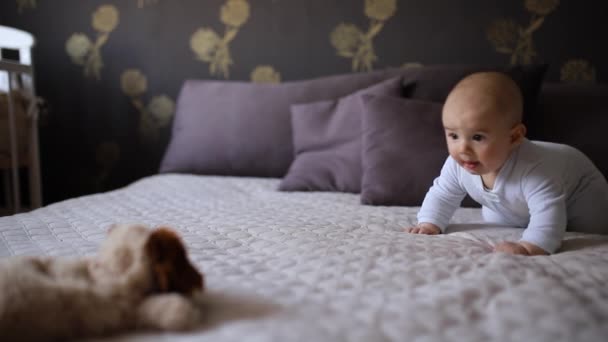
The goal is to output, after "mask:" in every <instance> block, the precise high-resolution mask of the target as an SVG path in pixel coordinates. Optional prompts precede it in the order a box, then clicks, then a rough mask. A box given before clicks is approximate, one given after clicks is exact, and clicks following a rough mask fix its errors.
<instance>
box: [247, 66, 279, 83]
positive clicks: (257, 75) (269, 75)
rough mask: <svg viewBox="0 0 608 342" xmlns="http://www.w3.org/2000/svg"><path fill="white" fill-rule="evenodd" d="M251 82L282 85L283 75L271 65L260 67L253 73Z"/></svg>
mask: <svg viewBox="0 0 608 342" xmlns="http://www.w3.org/2000/svg"><path fill="white" fill-rule="evenodd" d="M251 82H255V83H281V73H279V72H278V71H276V70H274V68H273V67H272V66H270V65H258V66H257V67H255V69H253V71H252V72H251Z"/></svg>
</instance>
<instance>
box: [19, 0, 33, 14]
mask: <svg viewBox="0 0 608 342" xmlns="http://www.w3.org/2000/svg"><path fill="white" fill-rule="evenodd" d="M36 6H37V4H36V0H17V7H18V8H19V12H22V11H23V10H25V9H28V8H30V9H34V8H36Z"/></svg>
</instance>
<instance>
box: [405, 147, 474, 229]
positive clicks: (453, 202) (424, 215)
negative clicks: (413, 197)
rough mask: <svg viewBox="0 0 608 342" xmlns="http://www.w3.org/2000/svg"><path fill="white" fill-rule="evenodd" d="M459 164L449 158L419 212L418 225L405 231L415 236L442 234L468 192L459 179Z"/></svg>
mask: <svg viewBox="0 0 608 342" xmlns="http://www.w3.org/2000/svg"><path fill="white" fill-rule="evenodd" d="M458 167H459V166H458V164H456V162H455V161H454V160H453V159H452V158H451V157H448V159H447V160H446V162H445V163H444V164H443V168H442V169H441V174H440V175H439V177H437V178H436V179H435V180H434V181H433V186H431V188H430V189H429V191H428V192H427V193H426V196H425V197H424V201H423V202H422V207H421V208H420V211H419V212H418V224H417V225H415V226H412V227H407V228H405V229H404V230H405V231H406V232H408V233H413V234H430V235H434V234H441V232H442V231H443V229H444V228H445V227H446V226H447V225H448V223H449V221H450V218H451V217H452V215H454V212H455V211H456V209H458V207H459V206H460V202H462V199H463V198H464V197H465V196H466V192H465V190H464V188H463V187H462V185H461V184H460V181H459V177H458Z"/></svg>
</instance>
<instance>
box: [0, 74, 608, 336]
mask: <svg viewBox="0 0 608 342" xmlns="http://www.w3.org/2000/svg"><path fill="white" fill-rule="evenodd" d="M406 76H407V75H406ZM417 77H419V76H417ZM387 78H388V79H390V77H386V76H383V77H382V79H383V80H386V79H387ZM399 80H400V82H402V81H403V75H401V76H400V78H399ZM324 82H325V83H326V82H327V80H325V81H324ZM374 82H376V83H374V84H377V82H379V80H375V81H374ZM382 82H383V83H386V82H385V81H382ZM351 84H352V82H351ZM400 84H403V83H400ZM191 86H192V84H191V85H190V88H191V89H190V90H192V87H191ZM212 86H213V87H212V88H214V90H213V91H212V92H211V93H212V94H216V93H217V92H216V90H217V89H215V88H216V87H217V86H218V84H216V83H213V84H212ZM240 86H245V85H239V87H240ZM288 86H289V85H288ZM197 87H198V86H197ZM221 87H225V85H223V84H222V85H221ZM282 87H284V86H282ZM195 88H196V87H195ZM558 88H559V91H557V90H555V89H557V88H555V89H554V88H551V87H548V88H547V87H544V88H543V93H544V94H545V95H542V94H541V99H540V102H541V103H542V102H543V101H546V98H547V96H548V95H546V94H549V95H551V94H554V95H551V96H555V98H556V99H558V100H559V99H562V98H563V96H562V94H561V91H562V90H563V89H562V88H561V87H558ZM264 89H266V88H264ZM199 90H200V89H199ZM241 90H242V89H241ZM266 90H267V89H266ZM266 90H264V91H266ZM188 91H189V90H188V86H186V87H185V88H184V89H182V95H181V96H182V98H180V101H179V103H180V104H178V117H177V118H176V122H175V124H174V130H173V137H172V142H171V143H170V146H169V148H168V150H167V154H166V155H165V158H164V160H163V165H161V173H159V174H157V175H152V176H149V177H145V178H143V179H140V180H138V181H136V182H134V183H132V184H130V185H128V186H126V187H124V188H120V189H117V190H113V191H109V192H105V193H99V194H93V195H87V196H83V197H78V198H73V199H69V200H65V201H62V202H58V203H54V204H50V205H47V206H45V207H43V208H40V209H37V210H34V211H31V212H29V213H23V214H17V215H13V216H7V217H1V218H0V257H3V258H5V257H10V256H14V255H49V256H84V255H90V254H93V253H94V252H95V251H96V249H97V247H98V245H99V244H100V242H101V241H102V240H103V239H104V236H105V232H106V229H107V228H108V226H109V225H111V224H112V223H116V222H134V223H143V224H146V225H149V226H152V227H153V226H160V225H167V226H170V227H173V228H174V229H175V230H176V231H177V232H178V233H179V234H180V235H181V237H182V238H183V240H184V241H185V243H186V245H187V248H188V252H189V255H190V258H191V260H192V261H193V262H194V263H195V264H196V265H197V266H198V267H199V269H200V270H201V271H202V272H203V273H204V274H205V278H206V285H207V296H206V299H205V300H206V301H205V303H204V306H205V309H206V312H207V314H208V317H207V319H206V321H205V323H204V325H202V326H201V327H200V329H197V330H195V331H192V332H188V333H154V332H148V333H137V334H130V335H123V336H115V337H112V338H108V339H103V340H104V341H105V340H109V341H164V340H172V341H173V340H177V341H214V342H216V341H449V340H459V341H522V340H532V341H602V340H605V339H606V336H608V287H607V286H606V284H608V236H602V235H590V234H582V233H575V232H568V233H567V235H566V238H565V240H564V242H563V245H562V248H561V249H560V250H559V252H558V253H556V254H553V255H550V256H536V257H523V256H513V255H507V254H501V253H493V252H492V246H493V245H495V244H496V243H498V242H500V241H504V240H514V239H518V238H519V236H521V232H522V229H520V228H515V227H505V226H491V225H488V224H487V223H483V222H482V221H481V216H480V209H479V208H476V207H462V208H460V209H458V211H457V212H456V215H455V216H454V218H453V220H452V224H451V225H450V227H449V228H448V232H447V234H444V235H437V236H424V235H413V234H406V233H404V232H403V231H402V228H403V227H405V226H408V225H410V224H413V223H415V222H416V213H417V211H418V206H416V205H404V204H397V205H396V204H395V203H397V202H399V201H401V202H399V203H413V202H411V201H413V200H414V199H412V198H411V196H410V197H408V198H401V197H399V196H394V194H387V192H386V191H387V190H386V186H390V185H391V184H390V182H389V183H387V184H384V185H383V186H380V187H376V186H372V185H374V184H375V183H374V182H377V181H378V180H374V181H373V182H372V180H370V179H369V177H368V176H366V175H368V174H369V173H370V170H372V169H373V167H372V166H373V165H372V166H370V165H367V166H365V163H366V162H369V160H368V159H366V158H363V161H362V162H363V164H364V167H363V168H362V170H361V172H362V173H363V175H362V176H361V175H359V177H363V179H364V181H363V182H362V183H361V189H357V190H358V191H347V190H349V189H346V188H340V189H334V190H333V191H331V189H319V187H323V186H328V187H332V186H333V187H338V188H339V187H347V186H348V184H349V183H348V181H347V180H344V179H348V177H346V176H345V175H343V174H340V173H333V174H332V177H331V180H332V181H327V180H325V181H322V180H319V178H318V177H317V176H318V174H317V175H316V176H315V177H317V178H315V179H312V180H311V179H308V180H304V183H306V185H305V186H304V185H302V184H300V183H298V182H302V180H303V178H302V177H296V178H295V180H297V182H292V183H290V184H286V179H287V178H288V177H287V176H286V177H276V176H273V174H272V173H273V172H280V171H278V170H280V169H281V167H285V165H282V164H281V160H280V158H279V157H277V156H276V155H273V156H269V158H273V160H269V161H268V162H264V163H261V164H260V163H249V164H248V163H246V162H245V161H247V160H248V159H247V158H245V157H244V158H240V159H239V160H240V161H241V162H243V163H244V164H238V163H237V161H234V160H228V159H229V158H230V156H226V155H231V156H233V155H234V154H231V153H227V152H226V153H225V154H224V155H222V156H219V155H216V156H215V158H214V159H196V158H195V159H196V160H195V161H194V163H196V165H194V164H192V163H193V161H192V158H194V157H192V153H191V152H188V153H186V152H184V150H183V149H179V151H180V153H181V154H184V153H186V154H189V155H190V157H189V158H186V157H184V156H182V155H179V156H175V155H172V156H171V154H172V153H176V152H175V151H177V150H175V151H174V152H171V151H172V148H175V145H176V143H175V138H176V137H177V136H186V137H187V138H188V139H199V138H200V137H199V136H198V135H192V134H187V127H191V125H186V122H185V121H184V118H185V117H186V115H185V114H183V113H184V112H185V111H187V108H189V107H190V106H189V105H187V103H186V102H187V101H189V100H188V99H186V98H184V97H185V96H186V95H184V94H188ZM281 91H283V90H281ZM347 91H352V90H347ZM602 91H605V89H602ZM299 94H301V92H299ZM583 94H586V95H585V96H587V94H589V92H588V91H585V92H583ZM199 95H200V94H199ZM401 95H402V94H401ZM543 96H544V98H545V100H543ZM197 97H198V98H200V96H197ZM593 98H595V97H593ZM598 98H599V97H598ZM342 99H343V98H342ZM288 100H289V101H291V100H290V99H288ZM588 100H589V99H588V98H587V100H586V102H585V103H587V102H589V101H588ZM197 101H198V100H197ZM323 101H327V100H326V99H325V100H323ZM568 103H570V104H572V103H574V102H572V101H570V100H569V102H568ZM553 105H555V106H558V107H559V108H564V106H563V105H560V104H559V103H558V104H555V103H554V104H553ZM248 106H250V105H248ZM316 106H317V107H315V108H319V107H318V106H320V105H318V104H317V105H316ZM348 106H349V104H348V103H334V104H333V105H331V106H327V105H326V104H325V105H321V107H322V108H333V110H336V109H337V108H341V107H348ZM548 106H549V105H548V104H546V107H547V108H549V107H548ZM428 108H431V107H428ZM250 110H251V108H250ZM180 111H181V113H182V114H180ZM180 115H181V117H180ZM552 115H557V114H555V113H553V114H552ZM541 119H542V116H541V114H539V115H538V116H536V117H535V119H534V120H536V121H538V120H541ZM604 120H605V119H604ZM531 122H532V121H531ZM275 124H276V122H275ZM585 124H586V125H588V124H589V123H585ZM530 125H531V126H533V123H531V124H530ZM594 125H595V124H592V125H591V126H594ZM560 127H561V126H559V127H558V126H557V125H549V124H548V125H543V126H542V127H540V126H538V127H537V130H536V132H535V134H538V135H542V134H558V133H560V132H562V130H560V129H561V128H560ZM604 127H606V126H604ZM248 128H249V130H248V131H251V126H248ZM292 128H293V130H292V131H290V135H291V134H292V132H293V134H294V135H297V134H296V129H297V127H295V126H294V127H292ZM199 129H200V126H199ZM210 129H211V128H210ZM589 129H590V130H592V129H593V127H591V128H589ZM213 130H214V131H217V127H215V128H213ZM329 131H331V130H328V132H329ZM243 132H244V131H243ZM588 132H589V130H588ZM210 134H211V133H210ZM252 134H253V133H252ZM227 137H228V138H230V137H232V136H231V135H227ZM241 138H242V137H241ZM265 138H268V137H265ZM321 138H323V137H318V136H316V137H315V139H313V140H314V141H317V142H319V141H321V140H323V139H321ZM562 138H563V139H566V140H567V139H568V137H566V136H563V137H562ZM218 139H222V137H218ZM224 139H226V137H224ZM290 139H291V137H290ZM341 139H342V138H341ZM577 139H582V140H581V141H585V142H586V141H587V140H585V139H587V136H583V137H581V138H577ZM341 141H344V140H343V139H342V140H341ZM592 142H595V140H594V141H592ZM182 143H186V141H182ZM190 143H192V142H190ZM205 143H206V144H212V143H213V142H212V141H211V140H209V141H206V142H202V144H203V145H204V144H205ZM232 143H233V146H232V147H230V148H227V149H226V151H232V152H234V151H241V152H240V153H245V152H251V150H250V148H251V146H249V145H246V144H245V145H239V144H236V143H235V142H234V141H233V142H232ZM301 143H302V141H298V140H297V139H294V143H293V144H294V145H295V146H291V145H290V146H288V148H289V149H295V150H296V151H301V153H302V154H304V155H306V154H307V153H309V152H311V150H309V149H306V148H303V149H301V150H299V149H298V146H300V145H301ZM234 144H236V145H234ZM203 145H201V144H197V145H196V146H197V150H198V151H199V152H200V150H201V146H203ZM228 145H230V142H223V146H228ZM321 145H322V144H321ZM330 145H331V144H330ZM361 145H363V146H364V147H365V146H367V145H366V143H365V141H363V142H362V143H360V144H359V145H357V146H358V148H360V147H361ZM172 146H173V147H172ZM332 146H333V147H335V145H332ZM339 146H341V147H343V146H344V144H341V145H339ZM584 146H585V149H586V151H587V152H588V153H589V154H591V155H593V156H594V158H596V156H597V155H596V154H594V151H596V150H594V148H597V145H593V144H591V145H589V144H584ZM325 147H327V146H325ZM333 147H332V148H333ZM204 148H210V146H209V145H204ZM204 148H203V149H204ZM239 148H241V149H240V150H239ZM243 149H245V150H243ZM304 151H305V152H306V153H304ZM597 151H601V149H599V150H597ZM335 153H336V152H335V151H332V152H331V153H330V154H332V155H333V158H334V159H336V158H335V157H336V155H335ZM343 153H346V152H344V151H343ZM425 153H426V152H425ZM182 157H183V158H182ZM258 157H259V155H258ZM321 157H323V155H321V156H320V158H321ZM180 158H181V159H180ZM222 158H224V159H222ZM292 158H294V157H292ZM298 158H299V157H298V153H296V156H295V159H296V160H297V159H298ZM442 158H443V157H442ZM255 159H256V158H253V157H251V158H250V159H249V160H250V161H255ZM313 159H314V158H313ZM321 159H322V158H321ZM338 159H339V158H338ZM344 160H348V158H345V159H344ZM595 161H596V162H597V163H598V165H600V166H602V167H603V165H605V164H602V160H600V159H595ZM210 162H213V163H216V164H217V163H220V164H221V163H222V162H229V163H228V164H230V167H231V169H230V170H231V172H220V171H218V170H220V169H221V165H220V166H217V165H215V166H214V167H217V169H216V170H214V172H211V171H209V172H205V171H204V170H202V169H204V168H210V167H212V166H211V165H210V164H209V163H210ZM205 163H207V164H205ZM294 164H295V161H291V166H290V165H287V167H289V171H288V174H293V173H294V172H295V171H294V168H293V167H292V166H293V165H294ZM302 165H303V166H302V168H301V169H297V170H296V171H298V170H300V171H301V170H303V169H304V170H308V173H298V174H300V175H301V174H303V175H304V176H306V175H310V174H314V170H311V169H307V168H306V167H305V166H306V165H307V164H306V163H304V164H302ZM332 165H334V166H335V164H332ZM180 167H183V169H181V170H177V169H176V168H178V169H179V168H180ZM239 167H241V169H239ZM265 167H266V169H264V168H265ZM245 168H249V171H247V172H245V171H243V170H245ZM239 170H240V171H239ZM324 170H325V173H321V174H322V175H323V174H325V175H327V174H331V172H330V171H331V170H329V171H328V170H327V169H324ZM340 170H342V169H340ZM241 171H242V172H241ZM264 172H266V174H264ZM205 173H208V174H205ZM212 173H216V174H217V173H220V174H221V173H225V174H223V175H212ZM226 173H233V174H232V175H228V174H226ZM427 173H429V172H424V173H423V175H418V176H425V177H428V175H426V174H427ZM248 174H249V175H248ZM256 174H257V175H256ZM338 176H345V177H346V178H344V179H342V180H341V181H337V179H338V178H339V177H338ZM384 176H386V175H382V177H384ZM336 177H337V178H336ZM366 177H368V178H366ZM387 177H388V176H387ZM412 177H414V176H412ZM313 178H314V177H313ZM366 179H367V181H368V183H367V186H366V185H365V184H366V183H365V180H366ZM383 179H389V180H390V177H388V178H383ZM307 182H308V183H307ZM311 182H312V183H311ZM369 182H372V183H374V184H372V183H369ZM294 184H295V185H294ZM294 186H295V187H297V186H304V187H305V188H304V189H301V190H302V191H298V190H295V189H293V188H292V187H294ZM378 189H379V190H378ZM412 189H414V188H412ZM304 190H305V191H304ZM411 192H412V193H413V192H415V191H414V190H412V191H411ZM364 194H366V195H367V199H366V200H365V199H363V195H364ZM422 195H423V193H422ZM365 202H367V203H365ZM362 203H363V204H362ZM380 203H384V204H380Z"/></svg>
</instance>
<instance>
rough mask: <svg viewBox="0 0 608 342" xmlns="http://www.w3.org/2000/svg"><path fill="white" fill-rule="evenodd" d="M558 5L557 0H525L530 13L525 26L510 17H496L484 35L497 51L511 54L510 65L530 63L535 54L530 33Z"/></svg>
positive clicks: (535, 29) (541, 23) (540, 24)
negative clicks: (528, 21) (528, 20)
mask: <svg viewBox="0 0 608 342" xmlns="http://www.w3.org/2000/svg"><path fill="white" fill-rule="evenodd" d="M558 5H559V0H525V2H524V6H525V7H526V9H527V10H528V12H530V14H531V17H530V23H529V24H528V26H527V27H522V26H519V25H518V24H517V23H516V22H515V21H513V20H511V19H498V20H495V21H494V22H493V23H492V24H491V25H490V27H489V28H488V29H487V31H486V36H487V38H488V40H489V41H490V43H492V45H494V48H495V49H496V51H497V52H500V53H504V54H508V55H511V61H510V63H511V65H515V64H530V63H532V59H534V57H535V56H536V49H535V48H534V42H533V41H532V34H533V33H534V32H535V31H537V30H538V29H539V28H540V27H541V26H542V25H543V22H544V21H545V17H546V16H547V15H549V14H550V13H551V12H553V11H554V10H555V9H556V8H557V6H558Z"/></svg>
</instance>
